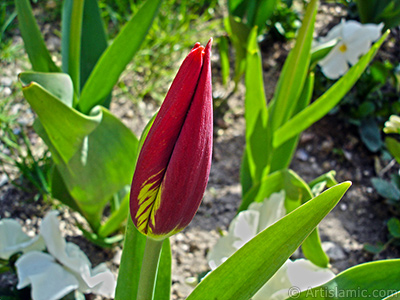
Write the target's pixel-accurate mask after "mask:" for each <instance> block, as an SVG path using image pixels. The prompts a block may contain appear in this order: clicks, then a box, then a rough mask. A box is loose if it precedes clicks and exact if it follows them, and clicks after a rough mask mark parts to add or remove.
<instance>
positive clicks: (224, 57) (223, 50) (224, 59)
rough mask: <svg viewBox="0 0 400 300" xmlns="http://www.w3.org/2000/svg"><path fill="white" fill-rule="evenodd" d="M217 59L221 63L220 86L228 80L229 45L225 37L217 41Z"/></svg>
mask: <svg viewBox="0 0 400 300" xmlns="http://www.w3.org/2000/svg"><path fill="white" fill-rule="evenodd" d="M218 50H219V58H220V62H221V77H222V84H223V85H226V84H227V83H228V80H229V72H230V64H229V44H228V38H227V37H226V36H221V37H220V38H219V39H218Z"/></svg>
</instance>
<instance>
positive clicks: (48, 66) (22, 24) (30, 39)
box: [15, 0, 60, 72]
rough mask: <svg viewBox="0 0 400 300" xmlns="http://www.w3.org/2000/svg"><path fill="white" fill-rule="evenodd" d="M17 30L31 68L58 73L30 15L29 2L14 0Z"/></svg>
mask: <svg viewBox="0 0 400 300" xmlns="http://www.w3.org/2000/svg"><path fill="white" fill-rule="evenodd" d="M15 8H16V9H17V13H18V22H19V29H20V31H21V35H22V39H23V40H24V44H25V50H26V52H27V54H28V57H29V60H30V62H31V64H32V68H33V70H34V71H37V72H60V69H59V68H58V67H57V66H56V65H55V64H54V62H53V60H52V59H51V56H50V53H49V51H48V50H47V48H46V45H45V43H44V40H43V37H42V34H41V33H40V30H39V27H38V25H37V23H36V20H35V17H34V16H33V13H32V7H31V5H30V4H29V0H15Z"/></svg>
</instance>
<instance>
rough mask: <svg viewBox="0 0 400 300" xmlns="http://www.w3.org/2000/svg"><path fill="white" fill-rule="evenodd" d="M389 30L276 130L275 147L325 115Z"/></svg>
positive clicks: (348, 87) (351, 82)
mask: <svg viewBox="0 0 400 300" xmlns="http://www.w3.org/2000/svg"><path fill="white" fill-rule="evenodd" d="M388 34H389V32H386V33H385V34H384V35H383V36H382V37H381V38H380V39H379V41H377V42H376V43H375V44H374V45H373V46H372V47H371V49H370V50H369V51H368V53H366V54H365V55H364V56H363V57H361V59H360V60H359V61H358V63H357V64H355V65H354V66H353V67H351V68H350V70H349V71H348V72H347V73H346V74H345V75H344V76H343V77H342V78H341V79H340V80H338V81H337V82H336V83H335V84H334V85H333V86H332V87H331V88H330V89H329V90H328V91H327V92H325V93H324V94H323V95H322V96H321V97H319V98H318V99H317V100H315V101H314V102H313V103H312V104H311V105H309V106H308V107H307V108H305V109H304V110H302V111H301V112H299V113H298V114H296V115H295V116H294V117H292V118H291V119H290V120H289V121H288V122H286V123H285V124H283V125H282V126H281V127H280V128H279V129H278V130H276V131H275V132H274V139H273V145H274V147H275V148H277V147H279V146H280V145H282V144H283V143H284V142H286V141H287V140H289V139H291V138H292V137H293V136H295V135H297V134H299V133H300V132H302V131H303V130H305V129H307V128H308V127H309V126H311V125H312V124H314V123H315V122H317V121H318V120H319V119H321V118H322V117H323V116H325V115H326V114H327V113H328V112H329V111H330V110H331V109H332V108H333V107H334V106H335V105H336V104H337V103H339V101H340V100H341V99H342V98H343V97H344V95H345V94H346V93H347V92H348V91H349V90H350V89H351V88H352V87H353V85H354V84H355V82H356V81H357V80H358V78H359V77H360V76H361V74H362V73H363V72H364V70H365V68H366V67H367V65H368V64H369V62H370V61H371V60H372V59H373V57H374V56H375V54H376V53H377V51H378V49H379V47H380V46H381V45H382V43H383V42H384V40H385V39H386V37H387V36H388Z"/></svg>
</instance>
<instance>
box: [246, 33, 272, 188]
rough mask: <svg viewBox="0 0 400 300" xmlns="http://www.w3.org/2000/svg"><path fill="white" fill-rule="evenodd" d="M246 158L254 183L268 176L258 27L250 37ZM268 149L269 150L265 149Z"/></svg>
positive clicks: (265, 112)
mask: <svg viewBox="0 0 400 300" xmlns="http://www.w3.org/2000/svg"><path fill="white" fill-rule="evenodd" d="M245 79H246V80H245V83H246V96H245V113H244V117H245V120H246V154H247V156H246V158H247V160H248V162H246V163H248V166H249V171H250V176H251V178H252V181H253V182H258V181H260V180H261V178H263V177H264V176H265V175H267V174H268V169H267V168H266V167H267V165H268V161H269V157H268V155H266V154H267V153H269V151H268V145H269V144H270V142H269V139H268V138H269V137H270V136H269V135H268V130H267V129H268V128H267V126H268V110H267V101H266V98H265V93H264V81H263V70H262V62H261V53H260V50H259V48H258V43H257V27H254V28H253V30H252V31H251V33H250V36H249V42H248V49H247V58H246V77H245ZM266 148H267V149H266Z"/></svg>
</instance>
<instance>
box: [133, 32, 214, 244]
mask: <svg viewBox="0 0 400 300" xmlns="http://www.w3.org/2000/svg"><path fill="white" fill-rule="evenodd" d="M211 43H212V40H211V39H210V41H209V42H208V44H207V46H206V47H203V46H201V45H200V44H199V43H196V44H195V46H194V47H193V49H192V50H191V51H190V53H189V55H188V56H187V57H186V59H185V60H184V61H183V63H182V65H181V67H180V69H179V71H178V74H177V75H176V77H175V79H174V81H173V83H172V85H171V87H170V89H169V91H168V93H167V96H166V98H165V100H164V102H163V104H162V106H161V108H160V110H159V112H158V114H157V116H156V118H155V120H154V123H153V125H152V127H151V128H150V130H149V132H148V135H147V137H146V139H145V141H144V143H143V146H142V148H141V151H140V154H139V157H138V161H137V165H136V169H135V173H134V176H133V180H132V187H131V195H130V197H131V198H130V211H131V217H132V220H133V223H134V224H135V226H136V227H137V229H138V230H139V231H140V232H141V233H143V234H144V235H146V236H148V237H150V238H151V239H154V240H162V239H164V238H166V237H168V236H171V235H172V234H175V233H177V232H179V231H180V230H182V229H183V228H185V227H186V226H187V225H188V224H189V223H190V221H191V220H192V219H193V217H194V215H195V213H196V211H197V209H198V207H199V205H200V202H201V199H202V197H203V194H204V191H205V188H206V185H207V181H208V176H209V172H210V167H211V150H212V134H213V129H212V124H213V117H212V92H211V66H210V56H211Z"/></svg>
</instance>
